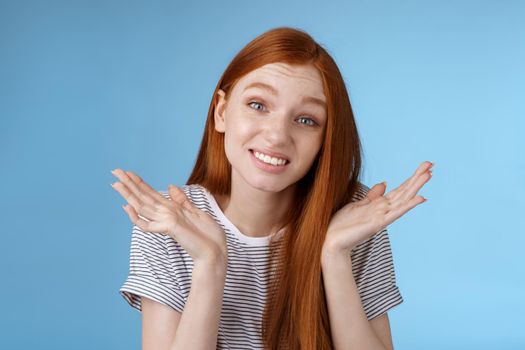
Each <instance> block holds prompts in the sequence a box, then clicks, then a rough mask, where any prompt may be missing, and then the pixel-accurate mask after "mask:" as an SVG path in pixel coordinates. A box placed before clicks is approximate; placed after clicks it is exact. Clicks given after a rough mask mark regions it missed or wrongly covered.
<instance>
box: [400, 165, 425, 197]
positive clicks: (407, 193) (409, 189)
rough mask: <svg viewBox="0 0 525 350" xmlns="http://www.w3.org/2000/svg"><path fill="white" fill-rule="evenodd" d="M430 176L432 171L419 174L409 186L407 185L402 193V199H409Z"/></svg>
mask: <svg viewBox="0 0 525 350" xmlns="http://www.w3.org/2000/svg"><path fill="white" fill-rule="evenodd" d="M431 178H432V171H430V170H429V171H427V172H425V173H423V174H421V175H420V176H419V177H418V178H417V179H416V180H415V181H414V182H413V183H412V184H411V185H410V186H409V187H407V188H406V189H405V191H404V193H403V195H402V197H401V198H402V199H403V200H404V201H409V200H411V199H412V198H413V197H414V196H415V195H416V194H417V193H418V192H419V190H420V189H421V188H422V187H423V186H424V185H425V184H426V183H427V182H428V181H429V180H430V179H431Z"/></svg>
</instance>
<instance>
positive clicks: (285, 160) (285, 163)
mask: <svg viewBox="0 0 525 350" xmlns="http://www.w3.org/2000/svg"><path fill="white" fill-rule="evenodd" d="M249 151H250V152H251V153H252V154H253V156H254V157H255V158H257V159H258V160H259V161H261V162H263V163H265V164H268V165H273V166H284V165H288V164H290V161H289V160H288V159H285V158H280V157H270V156H269V157H270V158H276V159H282V160H284V163H283V164H272V163H267V162H265V161H264V160H262V159H261V158H258V157H257V155H256V154H255V152H256V151H254V150H253V149H250V150H249ZM257 153H259V154H264V153H261V152H258V151H257Z"/></svg>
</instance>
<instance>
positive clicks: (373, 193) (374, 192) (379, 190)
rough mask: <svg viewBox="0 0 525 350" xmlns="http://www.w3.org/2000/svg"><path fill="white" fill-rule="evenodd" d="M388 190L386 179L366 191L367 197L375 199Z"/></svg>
mask: <svg viewBox="0 0 525 350" xmlns="http://www.w3.org/2000/svg"><path fill="white" fill-rule="evenodd" d="M385 190H386V181H384V182H381V183H379V184H375V185H374V186H372V188H371V189H370V190H369V191H368V192H367V193H366V197H367V198H368V199H369V200H371V201H373V200H374V199H376V198H379V197H381V196H382V195H383V194H384V193H385Z"/></svg>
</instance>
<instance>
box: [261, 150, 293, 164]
mask: <svg viewBox="0 0 525 350" xmlns="http://www.w3.org/2000/svg"><path fill="white" fill-rule="evenodd" d="M254 154H255V156H256V157H257V158H258V159H260V160H262V161H263V162H265V163H268V164H272V165H284V164H286V160H285V159H281V158H275V157H270V156H268V155H266V154H262V153H259V152H257V151H254Z"/></svg>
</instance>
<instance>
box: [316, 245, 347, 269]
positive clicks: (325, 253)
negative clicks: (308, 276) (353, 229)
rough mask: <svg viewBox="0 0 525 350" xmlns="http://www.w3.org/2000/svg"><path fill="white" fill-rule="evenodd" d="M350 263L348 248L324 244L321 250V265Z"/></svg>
mask: <svg viewBox="0 0 525 350" xmlns="http://www.w3.org/2000/svg"><path fill="white" fill-rule="evenodd" d="M334 263H335V264H341V263H342V264H351V263H352V260H351V258H350V249H348V248H341V247H339V246H337V245H331V244H325V245H323V249H322V250H321V266H326V265H328V264H334Z"/></svg>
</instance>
